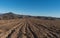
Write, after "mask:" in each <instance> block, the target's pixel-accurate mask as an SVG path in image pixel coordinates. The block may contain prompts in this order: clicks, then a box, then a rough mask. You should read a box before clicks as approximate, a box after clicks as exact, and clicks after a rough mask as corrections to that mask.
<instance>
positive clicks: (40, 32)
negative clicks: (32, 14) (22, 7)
mask: <svg viewBox="0 0 60 38" xmlns="http://www.w3.org/2000/svg"><path fill="white" fill-rule="evenodd" d="M0 38H60V20H43V19H37V18H36V19H35V18H21V19H10V20H0Z"/></svg>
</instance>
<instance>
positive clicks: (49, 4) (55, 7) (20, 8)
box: [0, 0, 60, 17]
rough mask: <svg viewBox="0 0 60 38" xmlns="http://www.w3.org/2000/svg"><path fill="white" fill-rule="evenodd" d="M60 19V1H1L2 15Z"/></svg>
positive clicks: (0, 11)
mask: <svg viewBox="0 0 60 38" xmlns="http://www.w3.org/2000/svg"><path fill="white" fill-rule="evenodd" d="M6 12H14V13H17V14H24V15H32V16H52V17H60V0H0V13H6Z"/></svg>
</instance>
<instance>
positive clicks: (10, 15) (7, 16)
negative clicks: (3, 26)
mask: <svg viewBox="0 0 60 38" xmlns="http://www.w3.org/2000/svg"><path fill="white" fill-rule="evenodd" d="M23 17H27V18H38V19H44V20H60V18H56V17H46V16H29V15H18V14H14V13H12V12H9V13H5V14H0V20H7V19H19V18H23Z"/></svg>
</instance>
